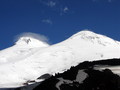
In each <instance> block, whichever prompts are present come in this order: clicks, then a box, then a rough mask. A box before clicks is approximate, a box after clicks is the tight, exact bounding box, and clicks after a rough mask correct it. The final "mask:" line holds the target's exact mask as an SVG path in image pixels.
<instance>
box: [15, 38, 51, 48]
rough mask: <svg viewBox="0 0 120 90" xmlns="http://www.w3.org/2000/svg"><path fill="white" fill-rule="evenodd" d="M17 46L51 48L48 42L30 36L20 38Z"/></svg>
mask: <svg viewBox="0 0 120 90" xmlns="http://www.w3.org/2000/svg"><path fill="white" fill-rule="evenodd" d="M15 44H16V45H27V46H33V47H46V46H49V45H48V44H47V43H46V42H44V41H42V40H39V39H36V38H34V37H30V36H23V37H20V38H19V39H18V41H17V42H16V43H15Z"/></svg>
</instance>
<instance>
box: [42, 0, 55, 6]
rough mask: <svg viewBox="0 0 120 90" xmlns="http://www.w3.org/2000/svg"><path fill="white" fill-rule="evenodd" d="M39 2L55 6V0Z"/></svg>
mask: <svg viewBox="0 0 120 90" xmlns="http://www.w3.org/2000/svg"><path fill="white" fill-rule="evenodd" d="M40 2H41V3H42V4H43V5H46V6H48V7H54V6H56V2H55V1H52V0H51V1H44V0H40Z"/></svg>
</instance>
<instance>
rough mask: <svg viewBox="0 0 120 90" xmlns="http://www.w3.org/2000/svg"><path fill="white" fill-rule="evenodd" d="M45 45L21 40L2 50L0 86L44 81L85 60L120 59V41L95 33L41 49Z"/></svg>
mask: <svg viewBox="0 0 120 90" xmlns="http://www.w3.org/2000/svg"><path fill="white" fill-rule="evenodd" d="M28 46H30V47H28ZM44 46H48V45H46V43H44V42H43V41H39V40H37V39H35V38H31V37H21V38H20V39H19V40H18V41H17V42H16V45H14V46H12V47H10V48H8V49H7V50H2V51H1V52H0V62H1V63H0V87H1V88H4V87H20V86H24V85H25V84H26V83H27V84H28V83H29V82H30V81H34V82H36V81H43V80H44V79H41V78H40V77H42V76H44V75H48V74H50V75H55V74H56V73H63V72H65V71H66V70H68V69H70V68H71V67H72V66H76V65H78V64H79V63H82V62H84V61H98V60H105V59H112V58H120V44H119V42H118V41H115V40H113V39H111V38H109V37H106V36H104V35H100V34H96V33H94V32H91V31H81V32H78V33H77V34H74V35H73V36H71V37H70V38H68V39H67V40H65V41H63V42H61V43H58V44H55V45H51V46H49V47H46V48H41V47H44ZM3 61H4V63H3Z"/></svg>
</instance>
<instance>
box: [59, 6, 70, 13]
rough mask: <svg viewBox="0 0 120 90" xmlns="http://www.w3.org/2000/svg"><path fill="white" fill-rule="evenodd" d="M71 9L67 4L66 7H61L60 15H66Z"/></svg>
mask: <svg viewBox="0 0 120 90" xmlns="http://www.w3.org/2000/svg"><path fill="white" fill-rule="evenodd" d="M68 11H69V8H68V7H67V6H65V7H64V8H61V12H60V15H64V14H65V13H67V12H68Z"/></svg>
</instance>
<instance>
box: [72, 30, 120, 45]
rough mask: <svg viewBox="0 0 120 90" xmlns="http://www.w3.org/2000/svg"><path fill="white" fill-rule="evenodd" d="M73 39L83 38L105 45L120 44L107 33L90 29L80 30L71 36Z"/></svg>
mask: <svg viewBox="0 0 120 90" xmlns="http://www.w3.org/2000/svg"><path fill="white" fill-rule="evenodd" d="M70 38H71V39H83V40H85V41H90V42H92V43H98V44H101V45H104V46H107V45H115V44H116V45H120V42H118V41H116V40H113V39H111V38H109V37H107V36H105V35H101V34H96V33H94V32H92V31H89V30H83V31H80V32H78V33H76V34H74V35H73V36H71V37H70Z"/></svg>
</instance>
